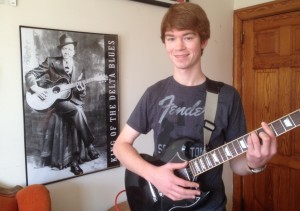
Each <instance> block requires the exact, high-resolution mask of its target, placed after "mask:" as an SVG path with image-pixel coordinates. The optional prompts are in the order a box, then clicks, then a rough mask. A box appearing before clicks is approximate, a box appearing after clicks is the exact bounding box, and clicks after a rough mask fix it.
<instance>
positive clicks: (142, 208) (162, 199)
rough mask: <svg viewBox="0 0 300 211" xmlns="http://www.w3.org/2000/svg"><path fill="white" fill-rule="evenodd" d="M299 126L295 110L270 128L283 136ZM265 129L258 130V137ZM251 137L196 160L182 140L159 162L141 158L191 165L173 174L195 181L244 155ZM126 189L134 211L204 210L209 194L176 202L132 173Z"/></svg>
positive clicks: (299, 112)
mask: <svg viewBox="0 0 300 211" xmlns="http://www.w3.org/2000/svg"><path fill="white" fill-rule="evenodd" d="M299 125H300V109H299V110H296V111H294V112H292V113H290V114H288V115H286V116H283V117H282V118H279V119H278V120H276V121H274V122H272V123H270V124H269V127H270V128H271V129H272V130H273V131H274V133H275V135H276V136H280V135H282V134H284V133H286V132H288V131H290V130H292V129H294V128H296V127H298V126H299ZM260 131H263V129H262V128H259V129H257V130H255V132H256V133H257V134H258V133H259V132H260ZM249 134H250V133H248V134H246V135H244V136H242V137H240V138H237V139H235V140H233V141H231V142H229V143H227V144H225V145H222V146H220V147H218V148H216V149H213V150H211V151H209V152H207V153H205V154H203V155H201V156H199V157H197V158H195V159H192V160H189V159H187V156H186V155H187V153H188V151H187V150H188V146H189V145H190V144H191V142H193V141H191V140H189V139H180V140H177V141H175V142H174V143H172V144H171V145H170V146H168V147H167V148H166V150H165V152H166V153H165V154H164V155H163V156H162V157H160V158H158V159H157V158H154V157H152V156H149V155H145V154H143V155H142V157H143V158H144V159H145V160H147V161H149V162H150V163H152V164H154V165H156V166H159V165H163V164H165V163H179V162H184V161H188V165H187V167H186V168H184V169H180V170H176V171H175V172H174V173H175V174H176V175H178V176H179V177H181V178H183V179H186V180H190V181H195V180H196V179H197V177H198V176H199V175H200V174H202V173H204V172H206V171H208V170H210V169H212V168H214V167H216V166H218V165H221V164H222V163H224V162H226V161H229V160H231V159H232V158H235V157H237V156H238V155H241V154H243V153H245V152H246V151H247V150H248V145H247V137H248V136H249ZM125 187H126V194H127V199H128V203H129V206H130V208H131V210H132V211H146V210H147V211H171V210H176V209H187V208H192V207H195V206H201V203H202V202H203V201H205V199H206V198H207V196H208V195H209V192H204V193H203V192H202V193H201V195H200V196H198V197H196V198H195V199H191V200H181V201H173V200H171V199H169V198H168V197H166V196H163V194H162V193H161V192H159V191H158V190H157V189H156V188H155V187H154V186H153V185H152V184H151V183H150V182H148V181H146V180H145V179H144V178H142V177H140V176H138V175H136V174H134V173H132V172H131V171H129V170H126V172H125Z"/></svg>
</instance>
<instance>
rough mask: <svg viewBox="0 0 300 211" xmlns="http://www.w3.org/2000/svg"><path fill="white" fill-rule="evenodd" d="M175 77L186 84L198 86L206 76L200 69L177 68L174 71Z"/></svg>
mask: <svg viewBox="0 0 300 211" xmlns="http://www.w3.org/2000/svg"><path fill="white" fill-rule="evenodd" d="M173 76H174V79H175V81H177V82H178V83H180V84H182V85H184V86H197V85H201V84H203V83H204V82H205V80H206V76H205V75H204V74H203V72H202V71H201V70H200V71H199V70H198V71H194V72H191V71H186V70H177V71H174V75H173Z"/></svg>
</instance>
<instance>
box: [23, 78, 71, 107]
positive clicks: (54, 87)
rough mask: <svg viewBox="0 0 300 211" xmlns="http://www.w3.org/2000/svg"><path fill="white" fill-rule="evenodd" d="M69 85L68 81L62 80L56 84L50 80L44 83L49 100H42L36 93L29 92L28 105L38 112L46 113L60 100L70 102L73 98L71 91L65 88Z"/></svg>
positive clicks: (27, 95) (43, 86)
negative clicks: (45, 111)
mask: <svg viewBox="0 0 300 211" xmlns="http://www.w3.org/2000/svg"><path fill="white" fill-rule="evenodd" d="M67 85H68V80H67V79H65V78H61V79H59V80H57V81H56V82H52V81H50V80H46V81H44V83H43V85H41V87H42V88H44V89H45V91H46V92H47V98H46V99H45V100H42V99H40V98H39V97H38V95H37V94H36V93H32V92H30V91H28V92H27V93H26V102H27V103H28V105H29V106H30V107H31V108H32V109H34V110H37V111H44V110H47V109H48V108H50V107H52V106H53V105H54V103H55V102H57V101H59V100H68V99H70V97H71V92H72V90H71V89H68V88H65V87H64V86H67Z"/></svg>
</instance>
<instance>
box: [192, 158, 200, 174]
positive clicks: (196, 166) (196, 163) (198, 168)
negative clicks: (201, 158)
mask: <svg viewBox="0 0 300 211" xmlns="http://www.w3.org/2000/svg"><path fill="white" fill-rule="evenodd" d="M193 164H194V165H193V166H194V168H195V169H194V170H195V171H196V172H197V173H199V172H200V173H201V169H200V167H199V164H198V162H197V159H196V160H194V162H193Z"/></svg>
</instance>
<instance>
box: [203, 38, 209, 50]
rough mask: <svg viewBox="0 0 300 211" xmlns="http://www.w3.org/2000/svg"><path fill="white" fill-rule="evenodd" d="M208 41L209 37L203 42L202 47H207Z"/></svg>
mask: <svg viewBox="0 0 300 211" xmlns="http://www.w3.org/2000/svg"><path fill="white" fill-rule="evenodd" d="M207 43H208V39H207V40H204V41H202V42H201V49H202V50H203V49H205V48H206V46H207Z"/></svg>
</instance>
